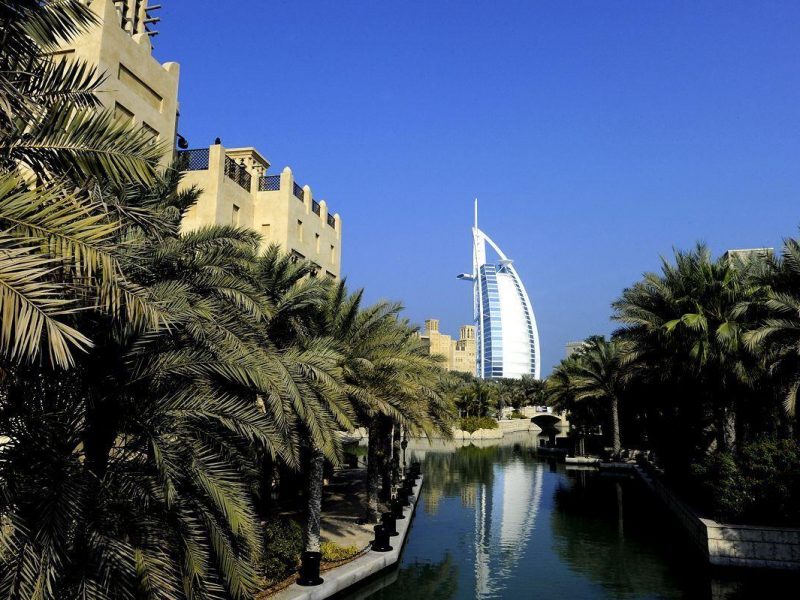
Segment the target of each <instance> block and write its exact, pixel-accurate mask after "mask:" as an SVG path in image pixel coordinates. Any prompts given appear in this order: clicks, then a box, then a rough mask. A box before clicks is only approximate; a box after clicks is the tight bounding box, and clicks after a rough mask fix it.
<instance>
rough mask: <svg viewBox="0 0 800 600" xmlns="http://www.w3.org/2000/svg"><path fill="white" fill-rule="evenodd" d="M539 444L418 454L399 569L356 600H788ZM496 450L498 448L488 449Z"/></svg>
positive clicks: (420, 450) (518, 437) (511, 441)
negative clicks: (725, 567) (712, 562)
mask: <svg viewBox="0 0 800 600" xmlns="http://www.w3.org/2000/svg"><path fill="white" fill-rule="evenodd" d="M536 443H537V436H536V435H535V434H529V433H520V434H514V436H513V437H506V438H504V439H503V440H497V441H492V442H491V445H485V446H484V447H477V446H475V445H467V446H463V445H461V444H455V443H443V442H435V443H434V444H433V445H429V444H428V443H427V442H415V443H412V444H410V445H409V448H408V451H409V454H410V455H411V458H413V459H417V460H420V461H421V462H422V471H423V473H424V475H425V485H424V488H423V492H422V497H421V499H420V502H419V504H418V506H417V511H416V515H415V517H414V522H413V526H412V530H411V532H410V534H409V538H408V540H407V542H406V547H405V549H404V552H403V556H402V559H401V562H400V564H399V567H398V568H397V569H393V570H391V571H389V572H387V573H385V574H383V575H381V576H380V577H378V578H377V579H374V580H372V581H370V582H368V583H366V584H365V585H363V586H361V587H360V588H359V589H357V590H355V591H353V592H352V593H351V594H350V595H348V596H346V598H347V599H348V600H357V599H358V600H360V599H363V598H371V599H374V600H394V599H397V600H400V599H402V600H409V599H413V600H420V599H426V598H435V599H437V600H440V599H441V600H445V599H451V598H504V599H505V598H508V599H516V598H538V599H542V598H554V599H556V598H569V599H580V598H587V599H601V598H709V599H713V600H734V599H740V598H772V597H776V598H780V597H786V592H785V591H784V590H785V589H786V586H790V587H789V588H788V589H794V590H797V589H798V584H800V582H799V581H798V579H797V578H796V577H794V576H792V577H789V576H787V575H776V574H774V573H770V574H756V575H753V574H749V573H748V574H744V573H742V572H736V573H730V572H711V571H710V570H709V569H708V568H706V567H705V566H704V565H703V561H702V560H701V558H700V556H699V554H698V553H697V552H696V551H695V549H694V548H693V546H692V545H691V544H690V542H689V540H688V539H687V538H686V537H685V535H684V533H683V531H682V530H681V529H680V528H679V527H678V526H677V525H676V523H675V522H674V521H673V520H672V518H671V516H670V515H669V514H667V513H666V512H665V511H664V509H663V508H662V506H661V505H660V504H659V503H658V501H657V500H656V499H655V498H653V497H652V496H651V495H650V494H649V492H648V491H647V489H646V488H644V487H643V486H642V484H641V483H640V482H639V481H638V480H636V479H634V478H633V477H631V476H625V475H614V476H611V475H607V474H605V473H600V472H597V471H593V470H586V469H585V468H584V469H583V470H579V469H572V468H568V467H566V466H565V465H564V464H563V463H556V462H553V461H549V460H547V459H545V458H544V457H537V455H536V452H535V447H536ZM487 444H488V443H487Z"/></svg>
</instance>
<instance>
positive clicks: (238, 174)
mask: <svg viewBox="0 0 800 600" xmlns="http://www.w3.org/2000/svg"><path fill="white" fill-rule="evenodd" d="M225 175H227V176H228V177H230V178H231V179H233V180H234V181H235V182H236V183H238V184H239V186H240V187H241V188H243V189H245V190H247V191H248V192H249V191H250V181H251V179H252V177H251V176H250V173H248V172H247V169H245V168H244V165H239V164H237V163H236V161H235V160H233V159H232V158H230V157H229V156H226V157H225Z"/></svg>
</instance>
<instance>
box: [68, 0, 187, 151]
mask: <svg viewBox="0 0 800 600" xmlns="http://www.w3.org/2000/svg"><path fill="white" fill-rule="evenodd" d="M86 4H88V5H89V7H90V8H91V9H92V11H93V12H94V13H95V14H96V15H97V17H98V20H99V21H100V24H99V25H96V26H94V27H92V28H91V29H90V30H88V31H86V32H85V33H83V34H81V35H80V36H79V37H78V38H76V39H75V40H73V41H72V42H71V43H70V44H69V45H65V46H64V47H63V48H62V49H61V50H59V51H58V52H57V53H55V54H56V56H57V57H65V58H68V59H69V58H76V59H80V60H84V61H86V62H88V63H90V64H93V65H97V67H98V68H99V70H100V71H101V72H104V73H105V74H106V80H105V81H104V83H103V85H102V86H101V88H100V90H99V93H98V96H99V98H100V101H101V102H102V103H103V106H104V107H105V108H108V109H110V110H113V111H115V113H116V114H117V115H118V116H119V117H120V118H122V119H130V120H131V121H132V122H133V123H134V124H135V125H138V126H140V127H144V128H145V129H148V130H152V132H153V134H154V135H155V136H156V138H157V140H158V141H159V142H160V143H162V144H164V145H165V147H167V148H168V150H169V152H168V153H167V154H166V155H165V158H164V161H165V163H166V162H168V161H169V160H171V156H172V155H171V150H172V148H173V147H174V141H175V133H176V123H177V114H178V79H179V76H180V67H179V65H178V63H175V62H167V63H164V64H163V65H162V64H160V63H159V62H158V61H157V60H156V59H155V58H153V55H152V45H151V43H150V36H149V35H148V34H147V32H146V31H145V26H144V18H145V15H146V12H145V8H146V3H145V2H142V3H141V6H140V9H139V13H138V15H137V17H136V19H135V20H131V21H126V26H127V27H128V31H126V30H125V29H123V27H122V23H121V14H120V12H118V11H117V8H115V5H114V2H113V0H87V2H86ZM128 4H129V5H131V6H132V4H131V3H130V2H129V3H128ZM120 9H122V3H120ZM134 23H135V28H134Z"/></svg>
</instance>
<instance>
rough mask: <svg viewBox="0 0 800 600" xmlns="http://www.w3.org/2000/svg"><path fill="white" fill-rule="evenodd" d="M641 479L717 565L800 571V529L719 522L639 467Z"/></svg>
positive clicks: (713, 563) (711, 561) (709, 559)
mask: <svg viewBox="0 0 800 600" xmlns="http://www.w3.org/2000/svg"><path fill="white" fill-rule="evenodd" d="M635 470H636V472H637V474H638V475H639V477H640V478H641V480H642V481H643V482H644V483H645V485H647V487H649V488H650V489H651V490H652V491H653V493H654V494H655V495H656V496H658V498H660V499H661V500H662V501H663V502H664V504H665V505H666V506H667V508H668V509H669V510H670V511H671V512H672V513H673V514H674V515H675V516H676V517H677V519H678V520H679V521H680V522H681V523H682V524H683V526H684V527H685V529H686V531H687V532H688V533H689V535H690V537H691V538H692V540H693V541H694V543H695V544H696V545H697V547H698V548H699V549H700V551H701V552H702V553H703V555H705V556H706V557H707V558H708V562H709V563H710V564H712V565H715V566H726V567H750V568H761V569H792V570H798V569H800V529H793V528H789V527H762V526H754V525H733V524H729V523H718V522H717V521H714V520H712V519H706V518H703V517H701V516H699V515H698V514H697V513H696V512H695V511H694V510H692V508H691V507H689V506H688V505H687V504H686V503H684V502H683V501H682V500H680V499H679V498H678V497H677V496H676V495H675V494H674V493H673V492H672V490H670V489H669V488H668V487H667V486H666V485H664V483H663V482H662V481H661V480H660V478H659V477H657V476H655V475H653V474H651V473H648V471H647V470H645V469H644V468H642V467H638V466H637V467H636V468H635Z"/></svg>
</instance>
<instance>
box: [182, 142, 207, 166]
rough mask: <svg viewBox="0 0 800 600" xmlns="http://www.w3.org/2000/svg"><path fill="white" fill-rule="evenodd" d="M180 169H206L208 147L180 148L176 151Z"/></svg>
mask: <svg viewBox="0 0 800 600" xmlns="http://www.w3.org/2000/svg"><path fill="white" fill-rule="evenodd" d="M178 160H179V161H180V170H181V171H205V170H206V169H208V148H197V149H195V150H181V151H179V152H178Z"/></svg>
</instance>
